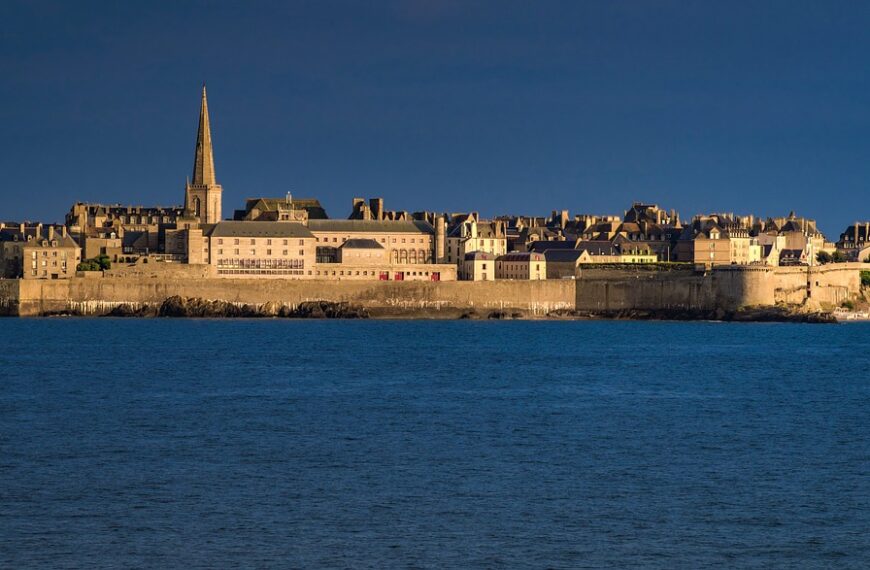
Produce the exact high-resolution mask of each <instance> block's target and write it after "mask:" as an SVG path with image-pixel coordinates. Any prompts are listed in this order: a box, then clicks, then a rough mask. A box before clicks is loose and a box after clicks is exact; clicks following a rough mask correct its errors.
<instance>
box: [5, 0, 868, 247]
mask: <svg viewBox="0 0 870 570" xmlns="http://www.w3.org/2000/svg"><path fill="white" fill-rule="evenodd" d="M867 29H870V4H868V3H857V2H801V1H794V0H793V1H789V2H739V1H737V2H673V1H667V0H661V1H655V2H653V1H649V2H631V1H611V2H580V1H569V2H547V1H535V2H513V1H511V0H498V1H494V2H452V1H435V0H427V1H424V0H409V1H406V2H373V1H359V2H331V1H324V0H319V1H315V2H288V3H274V4H273V3H268V2H233V3H229V2H183V1H182V2H172V3H166V4H163V5H161V4H160V3H158V2H148V3H133V2H119V3H109V2H105V3H100V2H65V1H63V2H16V1H10V0H6V1H4V2H3V3H2V4H0V77H2V79H0V192H2V202H0V219H4V220H19V219H33V220H35V219H41V220H46V221H50V220H60V219H61V218H62V217H63V214H64V213H65V212H66V211H67V210H68V208H69V206H70V205H71V204H72V203H73V202H74V201H76V200H83V201H104V202H122V203H132V204H142V205H152V204H160V205H170V204H176V203H180V202H181V200H182V198H183V186H184V181H185V178H186V177H187V176H189V174H190V170H191V166H192V160H193V150H194V138H195V135H196V122H197V113H198V108H199V89H200V84H201V83H202V82H203V81H206V82H207V84H208V90H209V107H210V110H211V119H212V130H213V131H212V132H213V137H214V143H215V161H216V170H217V176H218V180H219V181H220V182H221V183H222V184H223V187H224V210H225V212H229V211H230V210H232V209H233V208H236V207H240V205H241V203H242V201H243V200H244V198H246V197H250V196H261V195H283V194H284V193H286V192H287V191H291V192H293V193H294V194H295V195H297V196H300V197H301V196H304V197H316V198H319V199H320V200H321V201H322V202H323V203H324V205H325V206H326V208H327V211H328V212H329V213H330V215H332V216H334V217H344V216H346V215H347V214H348V212H349V209H350V201H351V198H352V197H354V196H363V197H370V196H382V197H384V198H385V199H386V205H387V207H388V208H395V209H406V210H410V211H414V210H421V209H428V210H439V211H468V210H477V211H480V212H481V213H482V214H484V215H493V214H499V213H526V214H539V215H543V214H547V213H549V212H550V211H551V210H553V209H557V208H558V209H563V208H567V209H570V210H571V212H590V213H621V212H622V211H623V210H624V209H625V208H627V207H628V206H629V204H630V203H631V202H632V201H633V200H644V201H651V202H657V203H659V204H660V205H662V206H664V207H666V208H676V209H677V210H679V211H680V212H681V214H682V215H683V216H684V217H688V216H691V215H693V214H696V213H700V212H711V211H734V212H737V213H756V214H759V215H785V214H787V213H788V211H789V210H792V209H794V210H796V211H797V212H798V214H804V215H809V216H811V217H815V218H817V219H818V220H819V222H820V225H821V227H822V229H823V230H824V231H826V232H827V233H828V234H830V235H829V237H834V238H836V234H838V233H839V232H840V231H841V230H842V229H843V227H844V226H845V225H846V224H848V223H849V222H852V221H854V220H855V219H856V218H867V217H870V211H868V208H867V207H866V206H865V203H864V200H865V199H866V197H867V196H868V193H867V190H866V189H867V184H868V180H870V161H868V160H867V158H868V157H870V136H868V135H870V85H868V82H870V80H868V75H870V74H868V73H867V72H866V61H867V56H868V54H870V34H867V33H866V30H867Z"/></svg>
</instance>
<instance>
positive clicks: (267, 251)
mask: <svg viewBox="0 0 870 570" xmlns="http://www.w3.org/2000/svg"><path fill="white" fill-rule="evenodd" d="M269 241H272V240H269ZM251 251H253V250H251ZM266 255H272V250H271V249H267V250H266Z"/></svg>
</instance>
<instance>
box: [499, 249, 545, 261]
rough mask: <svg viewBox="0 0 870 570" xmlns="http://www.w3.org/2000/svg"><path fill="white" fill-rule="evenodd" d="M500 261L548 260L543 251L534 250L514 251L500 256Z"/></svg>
mask: <svg viewBox="0 0 870 570" xmlns="http://www.w3.org/2000/svg"><path fill="white" fill-rule="evenodd" d="M498 260H499V261H546V259H545V258H544V254H543V253H535V252H532V251H514V252H511V253H506V254H504V255H502V256H501V257H499V258H498Z"/></svg>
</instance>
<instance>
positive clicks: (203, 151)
mask: <svg viewBox="0 0 870 570" xmlns="http://www.w3.org/2000/svg"><path fill="white" fill-rule="evenodd" d="M191 183H192V184H195V185H200V186H207V185H214V184H217V181H216V179H215V175H214V151H213V150H212V146H211V127H210V125H209V121H208V98H207V97H206V93H205V83H203V84H202V104H201V106H200V109H199V131H198V132H197V133H196V153H195V154H194V157H193V180H192V181H191Z"/></svg>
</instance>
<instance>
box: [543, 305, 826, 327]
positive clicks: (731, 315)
mask: <svg viewBox="0 0 870 570" xmlns="http://www.w3.org/2000/svg"><path fill="white" fill-rule="evenodd" d="M548 316H549V317H551V318H562V319H614V320H635V321H650V320H658V321H723V322H742V323H836V322H837V319H836V318H835V317H834V315H833V314H831V313H829V312H825V311H813V310H805V309H803V308H801V307H793V306H789V305H774V306H769V307H744V308H742V309H739V310H736V311H726V310H724V309H716V310H713V311H701V310H693V309H661V310H643V309H628V310H620V311H596V312H588V311H555V312H552V313H550V314H549V315H548Z"/></svg>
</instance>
